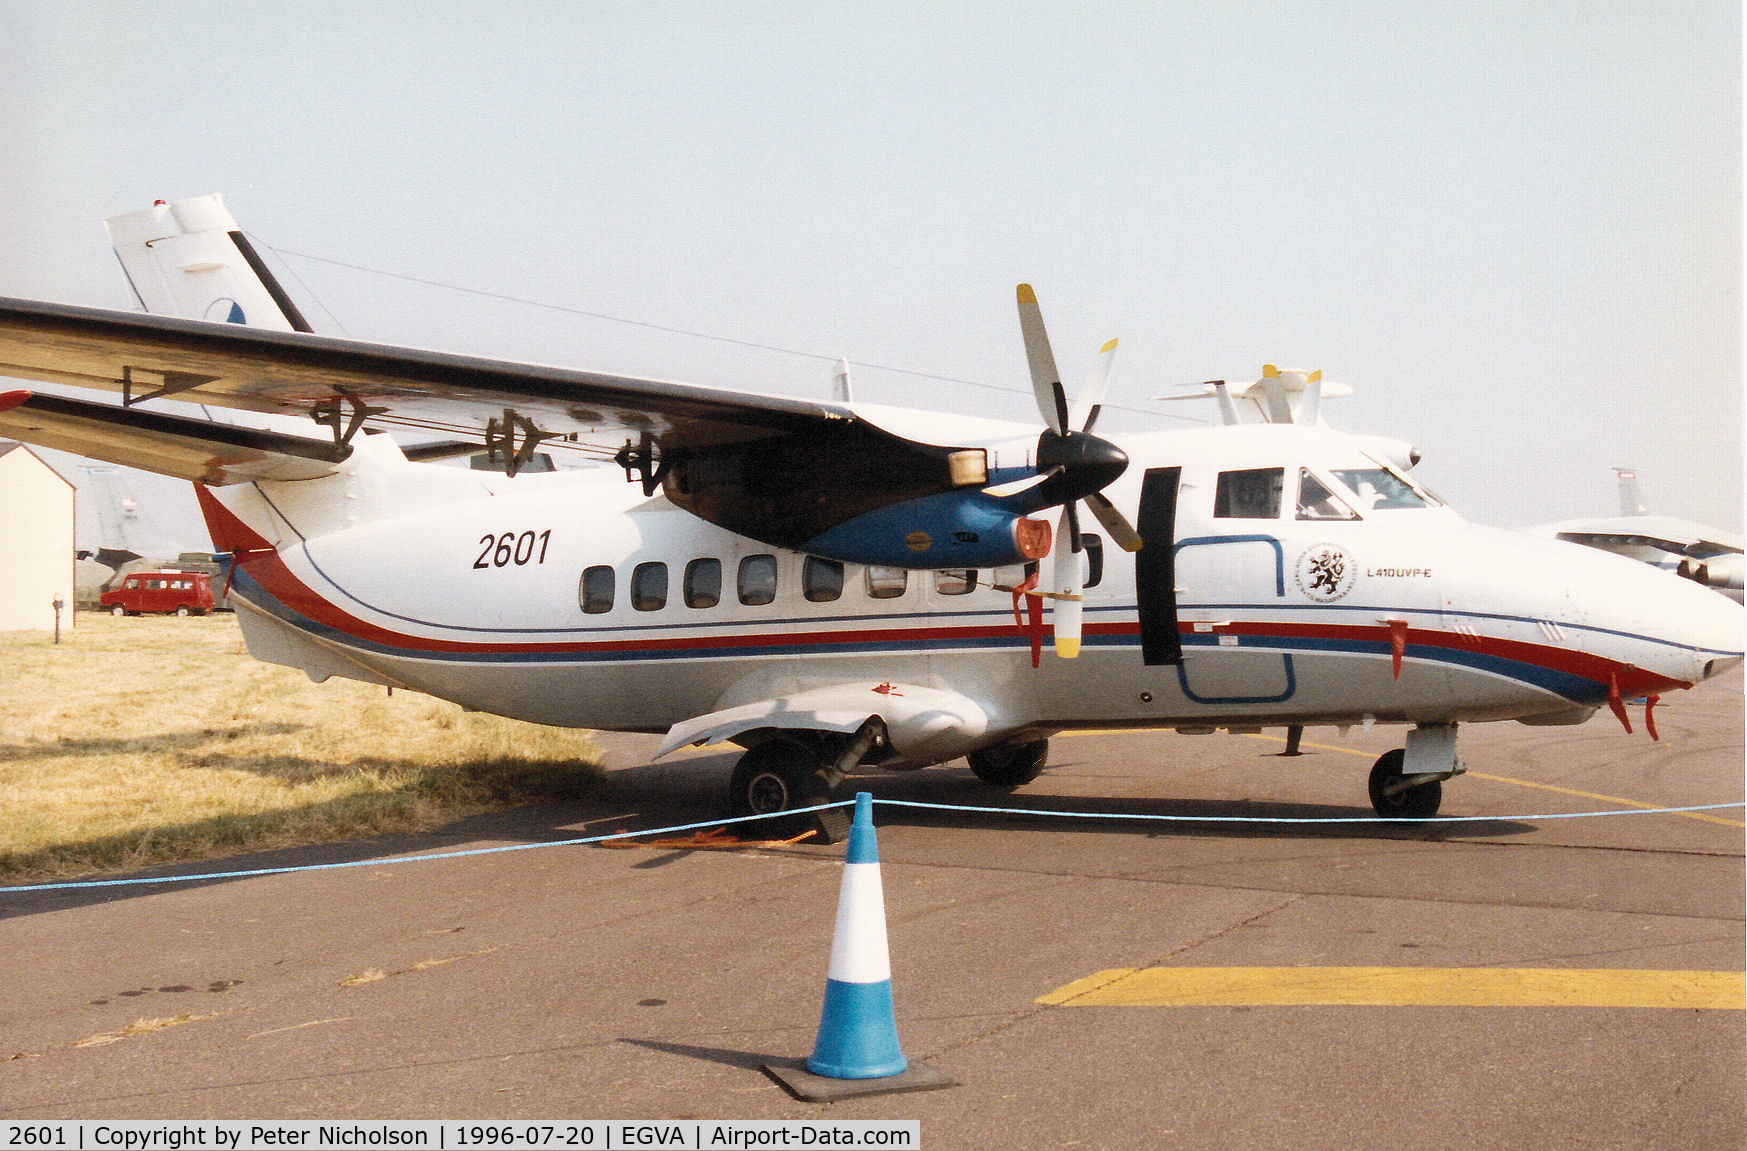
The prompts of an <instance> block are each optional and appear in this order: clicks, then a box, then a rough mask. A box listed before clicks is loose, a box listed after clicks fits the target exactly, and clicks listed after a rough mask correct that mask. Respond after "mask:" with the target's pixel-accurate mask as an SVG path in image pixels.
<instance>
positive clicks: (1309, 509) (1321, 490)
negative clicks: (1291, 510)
mask: <svg viewBox="0 0 1747 1151" xmlns="http://www.w3.org/2000/svg"><path fill="white" fill-rule="evenodd" d="M1298 518H1299V519H1301V520H1356V519H1358V518H1359V516H1358V513H1356V512H1354V511H1353V509H1352V508H1350V507H1348V506H1347V505H1346V502H1345V501H1344V500H1342V499H1341V497H1339V496H1337V495H1335V494H1334V492H1332V491H1330V490H1329V486H1328V485H1327V484H1325V483H1323V482H1322V481H1321V480H1319V479H1317V478H1316V477H1315V476H1313V475H1311V474H1310V469H1309V468H1299V469H1298Z"/></svg>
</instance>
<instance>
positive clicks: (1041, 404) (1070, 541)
mask: <svg viewBox="0 0 1747 1151" xmlns="http://www.w3.org/2000/svg"><path fill="white" fill-rule="evenodd" d="M1018 296H1019V330H1020V332H1021V333H1022V334H1023V335H1024V337H1025V358H1026V361H1027V363H1028V364H1029V365H1030V367H1031V388H1032V393H1033V395H1034V396H1035V397H1036V399H1037V409H1038V411H1039V412H1040V413H1041V414H1042V415H1043V422H1044V423H1045V424H1046V425H1047V427H1046V428H1045V430H1044V432H1043V434H1041V435H1040V436H1038V437H1037V474H1036V475H1034V476H1028V477H1026V478H1025V479H1022V480H1019V481H1016V482H1015V483H1013V484H1006V485H1002V487H1003V488H1006V489H1009V490H1005V491H1002V490H999V489H990V491H991V494H996V495H1012V494H1015V493H1016V492H1017V491H1026V490H1029V489H1031V488H1036V489H1037V495H1038V497H1039V498H1041V499H1043V500H1044V501H1045V503H1046V505H1047V504H1059V505H1061V509H1062V511H1061V518H1060V521H1059V523H1058V525H1057V530H1056V533H1055V542H1054V544H1053V545H1052V551H1051V556H1050V578H1049V582H1048V585H1047V586H1048V590H1047V591H1043V592H1031V593H1029V594H1033V595H1043V596H1046V597H1048V598H1049V599H1051V600H1053V601H1054V606H1053V608H1052V613H1053V615H1054V625H1055V652H1056V655H1058V656H1060V657H1061V658H1062V659H1073V658H1074V657H1075V656H1077V655H1079V654H1080V632H1081V618H1082V615H1083V607H1084V599H1083V591H1084V588H1085V582H1086V561H1085V555H1084V553H1085V541H1084V540H1083V539H1082V537H1081V535H1080V516H1079V511H1078V506H1079V504H1080V503H1081V502H1082V501H1083V502H1084V503H1085V505H1086V507H1087V508H1088V509H1089V510H1090V511H1091V513H1092V515H1093V517H1094V518H1095V519H1097V521H1098V522H1099V524H1101V525H1102V526H1103V528H1104V530H1105V531H1106V532H1108V533H1109V534H1110V538H1111V539H1112V540H1113V541H1114V542H1115V543H1116V544H1117V545H1118V546H1119V547H1121V548H1122V549H1123V550H1125V551H1131V552H1133V551H1139V550H1140V545H1141V539H1140V533H1138V532H1136V531H1135V530H1134V527H1133V525H1131V524H1130V523H1129V522H1128V519H1127V517H1125V516H1124V515H1123V514H1122V513H1121V512H1120V511H1118V510H1117V508H1116V505H1115V504H1113V503H1111V502H1110V500H1109V499H1108V498H1106V497H1105V496H1104V494H1103V489H1104V488H1105V487H1107V486H1109V485H1110V484H1111V483H1114V482H1115V481H1116V479H1117V477H1119V476H1120V475H1122V473H1123V471H1124V470H1125V469H1126V468H1127V467H1128V457H1127V456H1126V455H1124V454H1123V452H1122V450H1121V449H1120V448H1118V447H1117V446H1116V445H1115V444H1113V443H1111V442H1110V441H1109V440H1106V439H1101V438H1100V437H1098V436H1094V435H1092V426H1093V425H1094V424H1096V423H1097V422H1098V416H1099V414H1100V413H1101V412H1102V411H1103V406H1104V392H1105V390H1106V389H1107V388H1108V387H1109V385H1110V365H1111V363H1112V361H1113V360H1114V358H1115V353H1116V341H1115V340H1111V341H1110V342H1109V343H1107V344H1105V345H1104V346H1103V347H1102V348H1100V349H1099V351H1098V357H1097V359H1096V360H1095V361H1093V365H1092V372H1091V375H1090V376H1089V377H1088V378H1087V380H1086V383H1085V386H1083V387H1082V388H1081V389H1080V394H1079V395H1078V396H1077V397H1076V398H1075V401H1074V403H1073V405H1072V406H1071V407H1070V406H1069V403H1068V397H1067V392H1066V391H1065V390H1064V389H1063V388H1062V382H1061V381H1062V378H1061V372H1060V371H1058V370H1057V368H1056V364H1055V353H1054V352H1052V351H1051V350H1050V346H1049V334H1048V332H1046V331H1045V330H1044V326H1043V310H1042V309H1041V308H1039V307H1038V303H1037V293H1036V292H1034V291H1033V290H1032V288H1031V285H1030V284H1020V285H1019V289H1018ZM1063 541H1065V542H1066V543H1067V549H1066V551H1065V552H1064V551H1063V549H1062V547H1061V544H1062V542H1063Z"/></svg>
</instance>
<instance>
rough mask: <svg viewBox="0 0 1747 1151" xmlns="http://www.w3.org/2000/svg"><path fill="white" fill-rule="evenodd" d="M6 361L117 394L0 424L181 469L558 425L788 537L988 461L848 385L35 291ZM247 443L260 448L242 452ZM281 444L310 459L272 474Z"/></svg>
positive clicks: (933, 490) (55, 442) (526, 453)
mask: <svg viewBox="0 0 1747 1151" xmlns="http://www.w3.org/2000/svg"><path fill="white" fill-rule="evenodd" d="M0 375H9V376H16V377H20V378H24V379H30V380H39V381H45V382H52V383H58V384H71V385H75V386H78V387H85V388H94V389H98V390H101V391H105V392H109V393H113V394H118V395H120V397H121V400H122V402H121V404H120V406H119V407H117V406H116V405H113V404H92V403H88V402H82V401H64V402H65V403H66V404H68V405H71V406H69V407H65V408H62V409H61V410H59V411H50V410H49V406H52V405H48V406H45V404H44V401H45V400H48V399H49V397H44V396H37V397H33V398H32V399H30V400H29V401H26V402H24V403H20V404H18V405H17V406H15V407H14V408H13V409H12V410H11V411H7V412H0V433H4V434H10V435H15V436H17V437H18V438H19V439H21V440H25V441H26V442H31V443H40V444H44V445H45V446H53V447H65V448H67V449H68V450H72V451H76V452H80V453H82V454H87V455H92V456H95V457H96V458H99V459H108V460H112V461H114V462H118V463H127V464H136V465H138V466H144V467H147V468H149V469H151V470H155V471H160V472H164V473H165V474H169V475H178V476H183V477H184V478H194V479H204V480H206V481H207V482H237V481H238V480H247V479H258V478H286V479H292V478H300V477H299V475H297V474H291V473H300V472H301V473H313V474H321V473H322V471H324V470H326V468H324V467H321V466H313V467H312V461H313V462H314V464H316V465H322V464H325V465H326V467H331V466H332V463H333V462H334V461H336V460H338V459H343V458H344V457H345V455H346V454H347V452H348V451H349V445H350V441H351V439H352V437H353V436H354V435H356V434H357V433H358V432H359V431H360V430H361V429H362V428H364V427H365V426H366V425H372V426H386V427H390V428H399V429H405V430H415V431H418V432H421V433H425V434H432V433H436V434H443V435H449V436H460V437H463V438H465V439H466V440H468V441H470V442H474V443H477V444H478V445H479V447H480V448H482V449H484V448H489V449H491V450H493V451H494V452H498V453H501V456H502V458H503V459H505V460H506V461H508V462H509V464H510V471H511V472H512V474H513V472H514V470H515V467H516V464H517V463H518V462H525V461H526V459H527V458H529V457H531V456H532V453H533V451H534V449H535V448H536V447H537V446H538V445H539V444H541V443H544V442H548V441H554V440H558V441H564V442H568V443H572V444H576V445H578V446H580V447H582V448H584V449H585V450H588V451H590V452H591V453H592V454H593V455H594V456H595V457H596V458H600V459H609V458H610V459H614V460H616V461H617V462H618V463H619V464H621V465H622V466H624V467H625V468H626V470H627V472H628V473H630V474H632V475H634V476H637V477H640V478H641V479H642V480H643V481H644V484H645V487H646V488H647V489H648V490H649V491H651V492H653V490H654V488H655V487H656V486H657V485H660V486H662V487H664V489H665V491H666V494H667V495H668V496H669V498H671V499H672V500H673V501H674V502H675V503H677V504H679V505H680V506H681V507H685V508H687V509H688V510H691V511H693V512H695V513H696V514H698V515H699V516H701V517H702V518H704V519H706V520H709V521H710V522H712V523H717V524H720V525H721V526H723V527H726V528H728V529H730V530H732V531H737V532H740V533H741V534H744V535H748V536H751V537H752V538H755V539H761V540H764V541H766V542H769V543H773V544H777V545H779V546H795V545H797V544H799V543H801V542H804V541H806V540H809V539H812V538H814V537H815V536H817V535H819V534H821V533H822V532H823V531H825V530H828V529H829V528H831V527H834V526H836V525H837V524H839V523H843V522H846V521H848V520H851V519H853V518H855V517H856V516H859V515H862V514H864V513H866V512H869V511H874V510H877V509H879V508H882V507H885V506H888V505H890V504H893V503H898V502H901V501H904V500H910V499H917V498H920V497H923V496H928V495H934V494H937V493H940V492H946V491H951V490H954V489H956V488H959V487H965V486H969V485H974V484H981V483H984V482H986V481H987V465H986V458H985V457H984V455H983V453H982V452H981V451H980V450H977V449H965V448H956V447H952V446H947V445H940V444H930V443H923V442H919V441H917V440H913V439H906V438H904V437H901V436H897V435H894V434H892V433H890V432H887V431H884V430H883V429H881V428H879V427H877V426H875V425H873V424H872V423H869V422H868V421H867V420H865V419H863V418H860V417H858V416H857V415H856V414H855V413H854V412H853V411H852V410H850V409H849V408H847V407H845V406H843V405H839V404H828V403H816V402H813V401H809V400H802V399H792V398H788V397H783V396H770V395H761V394H758V393H752V392H739V391H731V390H727V389H717V388H706V387H698V386H695V385H690V384H681V383H674V382H669V381H662V380H647V379H637V378H634V377H628V376H616V375H608V374H605V373H600V372H587V371H577V370H573V369H566V368H556V367H543V366H539V365H532V364H518V363H510V362H505V361H499V360H490V359H480V358H475V357H469V356H458V355H451V354H447V353H443V352H431V351H419V350H413V349H407V348H395V347H388V346H384V345H377V344H367V343H361V342H357V341H352V340H340V339H334V338H331V337H323V336H315V335H310V334H306V333H301V332H279V331H269V330H264V329H257V328H247V327H241V326H237V325H231V324H214V323H207V322H204V321H198V320H184V319H178V318H173V317H168V316H154V315H138V314H134V313H129V312H114V311H106V310H100V309H93V308H81V307H74V306H71V305H64V304H51V303H43V302H38V301H29V300H9V299H0ZM160 397H174V398H175V399H177V400H182V401H187V402H191V403H199V404H209V405H215V406H219V407H224V408H232V409H240V410H244V411H252V412H262V413H269V414H276V415H300V416H305V417H308V418H310V419H311V420H313V421H314V424H315V425H317V427H316V428H315V429H314V432H313V434H312V435H311V436H310V437H308V438H307V440H305V439H304V438H302V437H295V436H293V437H287V438H286V439H285V440H283V441H271V442H270V441H263V440H255V441H251V442H248V443H233V442H229V441H228V439H227V436H228V433H218V434H217V437H216V438H212V436H211V429H212V428H214V427H217V426H219V425H207V424H205V423H204V422H203V421H199V420H186V419H181V418H179V417H168V416H163V415H158V414H157V413H153V412H151V410H150V409H145V410H142V409H140V407H139V405H140V404H143V403H145V402H147V401H149V400H152V399H157V398H160ZM166 421H168V422H166ZM323 427H325V428H326V429H328V434H327V436H326V437H325V439H324V438H323V436H322V434H321V432H320V428H323ZM203 433H204V434H207V436H208V438H207V439H205V440H203V439H202V435H203ZM51 437H52V439H51ZM127 445H131V446H127ZM239 452H240V453H243V454H245V455H246V454H247V453H251V452H252V453H256V455H255V456H254V457H252V460H253V462H252V463H250V462H247V461H240V460H237V459H233V458H232V457H235V456H237V454H238V453H239ZM203 453H204V455H205V457H206V458H204V459H203V458H201V457H202V454H203ZM122 456H127V457H128V458H121V457H122ZM172 457H174V458H172ZM284 459H289V460H292V461H304V462H303V463H301V464H299V463H295V462H294V463H291V464H287V465H285V466H286V467H287V468H288V469H289V471H288V472H286V473H285V474H268V473H271V472H273V471H274V468H275V467H276V466H277V461H282V460H284ZM251 469H252V470H251Z"/></svg>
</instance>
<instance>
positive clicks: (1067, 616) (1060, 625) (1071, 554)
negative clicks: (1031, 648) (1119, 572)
mask: <svg viewBox="0 0 1747 1151" xmlns="http://www.w3.org/2000/svg"><path fill="white" fill-rule="evenodd" d="M1061 533H1062V534H1065V535H1066V536H1067V537H1068V539H1069V540H1070V541H1071V542H1072V544H1073V546H1072V547H1071V548H1069V549H1068V550H1067V551H1063V550H1062V549H1061V548H1060V547H1057V548H1056V553H1055V563H1054V565H1053V567H1052V570H1051V572H1050V577H1051V582H1052V583H1053V584H1054V587H1053V588H1052V590H1053V591H1054V593H1055V594H1054V595H1053V596H1052V597H1051V600H1052V603H1051V607H1050V613H1051V615H1052V616H1053V620H1052V622H1053V623H1054V625H1055V653H1056V655H1057V656H1058V657H1059V658H1061V659H1074V658H1076V657H1077V656H1078V655H1079V654H1080V630H1081V629H1080V624H1081V618H1082V616H1083V615H1084V607H1085V602H1084V600H1083V599H1082V591H1083V589H1084V585H1085V582H1086V561H1085V558H1084V557H1083V556H1082V555H1081V551H1080V524H1079V516H1077V515H1076V514H1075V513H1074V505H1073V504H1071V503H1069V504H1064V505H1063V506H1062V521H1061ZM1058 538H1059V537H1058Z"/></svg>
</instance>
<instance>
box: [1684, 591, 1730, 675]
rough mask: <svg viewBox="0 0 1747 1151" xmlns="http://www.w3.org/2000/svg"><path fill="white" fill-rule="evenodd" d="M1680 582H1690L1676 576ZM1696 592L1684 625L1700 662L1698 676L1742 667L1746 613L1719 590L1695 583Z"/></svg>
mask: <svg viewBox="0 0 1747 1151" xmlns="http://www.w3.org/2000/svg"><path fill="white" fill-rule="evenodd" d="M1675 579H1676V580H1678V581H1679V582H1680V583H1683V584H1684V583H1691V581H1690V580H1683V579H1680V577H1678V576H1676V577H1675ZM1693 590H1694V591H1696V592H1698V593H1699V594H1697V595H1695V596H1693V597H1692V599H1693V601H1694V602H1693V603H1692V605H1691V606H1690V607H1689V608H1688V609H1687V610H1686V612H1685V615H1686V616H1687V620H1686V626H1687V627H1688V628H1689V629H1690V634H1691V638H1692V641H1693V647H1694V648H1695V649H1696V656H1697V658H1698V660H1700V661H1701V662H1700V663H1699V668H1698V678H1699V679H1713V678H1715V677H1716V676H1719V675H1722V674H1723V673H1724V672H1726V671H1731V670H1733V669H1735V668H1737V667H1740V666H1741V657H1742V651H1743V648H1744V647H1747V612H1743V610H1742V607H1741V605H1740V604H1738V603H1736V602H1735V601H1734V600H1732V599H1730V598H1729V597H1728V596H1725V595H1723V594H1722V593H1721V592H1718V591H1712V590H1711V589H1709V588H1704V587H1699V586H1697V585H1694V587H1693Z"/></svg>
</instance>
